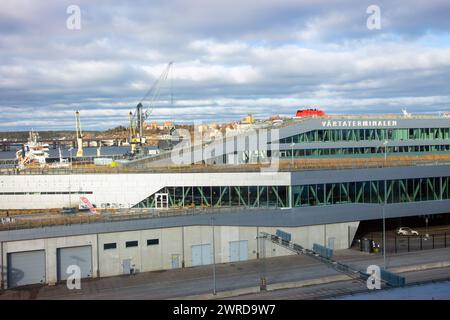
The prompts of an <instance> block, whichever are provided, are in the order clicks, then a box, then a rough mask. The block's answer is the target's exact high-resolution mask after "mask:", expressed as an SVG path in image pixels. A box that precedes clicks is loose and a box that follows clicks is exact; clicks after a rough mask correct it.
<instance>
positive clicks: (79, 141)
mask: <svg viewBox="0 0 450 320" xmlns="http://www.w3.org/2000/svg"><path fill="white" fill-rule="evenodd" d="M75 128H76V136H77V147H78V149H77V157H82V156H83V133H82V132H81V122H80V112H79V111H76V112H75Z"/></svg>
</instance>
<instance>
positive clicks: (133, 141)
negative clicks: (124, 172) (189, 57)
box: [128, 62, 173, 155]
mask: <svg viewBox="0 0 450 320" xmlns="http://www.w3.org/2000/svg"><path fill="white" fill-rule="evenodd" d="M172 64H173V62H169V63H168V64H167V66H166V68H165V69H164V71H163V72H162V73H161V75H160V76H159V78H158V79H156V81H155V82H154V83H153V85H152V86H151V87H150V89H149V90H148V91H147V93H146V94H145V96H144V97H143V98H142V99H141V101H139V103H138V104H137V106H136V110H135V111H134V113H133V112H132V111H130V113H129V114H128V115H129V121H130V132H129V134H130V141H129V142H130V145H131V154H132V155H135V154H137V153H139V152H140V151H141V148H142V145H143V144H144V143H145V138H144V122H145V121H146V120H147V119H148V117H149V116H150V115H151V114H152V112H153V109H154V102H155V101H156V99H157V98H158V97H159V94H160V91H161V86H162V84H163V83H164V82H165V81H166V80H167V77H168V75H169V71H170V68H171V67H172ZM146 102H147V103H148V104H147V105H146V106H144V104H145V103H146ZM144 109H145V110H144Z"/></svg>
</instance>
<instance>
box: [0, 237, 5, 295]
mask: <svg viewBox="0 0 450 320" xmlns="http://www.w3.org/2000/svg"><path fill="white" fill-rule="evenodd" d="M4 272H5V264H4V262H3V242H0V289H5V285H4Z"/></svg>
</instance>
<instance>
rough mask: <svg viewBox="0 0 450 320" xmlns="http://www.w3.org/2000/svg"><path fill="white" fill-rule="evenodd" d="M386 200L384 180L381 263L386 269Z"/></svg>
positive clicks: (385, 182) (385, 183)
mask: <svg viewBox="0 0 450 320" xmlns="http://www.w3.org/2000/svg"><path fill="white" fill-rule="evenodd" d="M386 200H387V181H386V179H385V180H384V203H383V210H382V211H383V263H384V270H386Z"/></svg>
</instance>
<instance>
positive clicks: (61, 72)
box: [0, 0, 450, 131]
mask: <svg viewBox="0 0 450 320" xmlns="http://www.w3.org/2000/svg"><path fill="white" fill-rule="evenodd" d="M72 4H75V5H78V6H79V8H80V9H81V29H79V30H70V29H68V28H67V19H68V18H70V14H68V13H67V8H68V6H70V5H72ZM369 5H377V6H379V8H380V12H381V29H379V30H377V29H374V30H370V29H368V28H367V19H368V18H369V16H370V14H368V13H367V12H366V10H367V7H368V6H369ZM449 16H450V2H449V1H448V0H442V1H441V0H428V1H419V0H408V1H392V0H390V1H379V0H371V1H365V0H354V1H320V0H319V1H318V0H278V1H273V0H271V1H262V0H251V1H246V0H227V1H213V0H190V1H182V0H174V1H167V0H165V1H89V0H86V1H84V0H78V1H77V0H71V1H61V0H46V1H35V0H29V1H26V0H0V131H11V130H18V129H20V130H27V129H29V128H35V129H38V130H43V129H44V130H55V129H73V127H74V111H75V110H76V109H79V110H80V112H81V117H82V123H83V127H84V128H86V129H106V128H111V127H115V126H118V125H127V122H128V120H127V119H128V111H129V110H131V109H133V108H134V107H135V105H136V103H137V102H138V101H140V100H141V98H142V97H143V96H144V95H145V93H146V91H147V90H148V89H149V88H150V87H151V85H152V84H153V82H154V81H155V79H157V78H158V77H159V75H160V73H161V72H162V71H163V69H164V68H165V66H166V65H167V63H168V62H169V61H173V62H174V65H173V68H172V70H171V72H170V76H169V80H168V81H166V82H165V83H164V84H163V86H162V89H161V97H160V101H157V103H155V109H154V111H153V114H152V116H151V118H152V119H156V120H165V119H171V120H175V121H177V122H192V121H194V120H203V121H206V122H209V121H212V120H213V121H219V122H221V121H227V120H235V119H236V120H237V119H240V118H241V117H242V116H244V115H245V114H247V113H252V114H254V115H255V116H256V117H257V118H263V117H267V116H270V115H275V114H280V115H292V114H294V112H295V110H296V109H297V108H301V107H309V106H313V107H318V108H321V109H324V110H325V111H327V112H328V113H386V112H390V113H400V112H401V109H402V108H403V107H406V108H407V109H408V111H410V112H413V113H414V112H417V113H422V112H439V111H450V19H449ZM171 88H172V89H171ZM171 94H172V96H173V103H172V102H171V99H170V97H171Z"/></svg>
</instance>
